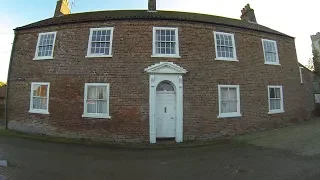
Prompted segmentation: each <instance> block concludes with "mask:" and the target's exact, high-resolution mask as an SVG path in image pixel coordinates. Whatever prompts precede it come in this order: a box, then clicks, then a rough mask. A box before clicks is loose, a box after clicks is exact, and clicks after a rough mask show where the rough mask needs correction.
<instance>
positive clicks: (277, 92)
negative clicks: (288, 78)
mask: <svg viewBox="0 0 320 180" xmlns="http://www.w3.org/2000/svg"><path fill="white" fill-rule="evenodd" d="M268 99H269V114H272V113H281V112H284V109H283V92H282V86H268Z"/></svg>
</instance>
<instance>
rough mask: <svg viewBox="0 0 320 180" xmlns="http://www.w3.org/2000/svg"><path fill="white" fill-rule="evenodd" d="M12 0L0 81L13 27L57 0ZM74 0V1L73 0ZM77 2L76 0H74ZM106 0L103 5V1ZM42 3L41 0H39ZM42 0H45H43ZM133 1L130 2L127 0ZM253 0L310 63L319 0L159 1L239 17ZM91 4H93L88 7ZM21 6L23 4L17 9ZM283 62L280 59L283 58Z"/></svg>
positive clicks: (47, 11)
mask: <svg viewBox="0 0 320 180" xmlns="http://www.w3.org/2000/svg"><path fill="white" fill-rule="evenodd" d="M0 1H4V0H0ZM36 1H38V0H29V1H28V3H29V2H34V3H33V5H30V4H31V3H29V6H28V4H27V3H26V2H27V1H25V0H10V1H6V2H9V3H8V4H6V3H3V2H2V3H1V6H0V81H6V79H7V69H8V66H9V59H10V53H11V52H10V50H11V43H12V40H13V31H12V29H13V28H15V27H18V26H22V25H25V24H28V23H31V22H34V21H38V20H41V19H45V18H48V17H51V16H52V14H53V12H54V8H55V4H56V0H46V3H41V7H43V8H39V7H37V6H38V5H39V4H40V3H35V2H36ZM71 1H72V0H71ZM73 1H74V0H73ZM75 1H76V6H74V7H73V10H72V11H73V12H83V11H95V10H108V9H146V8H147V1H148V0H116V1H114V0H98V1H99V2H100V3H96V6H94V4H93V3H91V2H93V1H94V0H75ZM104 1H105V2H106V3H105V4H103V3H102V4H101V2H104ZM38 2H40V0H39V1H38ZM41 2H44V1H43V0H41ZM128 2H130V3H128ZM247 3H250V5H251V7H252V8H253V9H254V10H255V14H256V18H257V21H258V23H259V24H262V25H265V26H268V27H270V28H272V29H275V30H277V31H280V32H283V33H285V34H288V35H290V36H293V37H296V48H297V54H298V60H299V62H300V63H302V64H305V65H306V64H307V62H308V59H309V58H310V57H312V53H311V40H310V35H311V34H315V33H316V32H319V31H320V11H319V7H320V0H304V1H287V0H268V1H266V0H264V1H261V0H158V2H157V5H158V9H159V10H177V11H188V12H198V13H204V14H213V15H218V16H225V17H230V18H239V17H240V15H241V9H242V8H243V7H244V6H245V5H246V4H247ZM88 4H90V6H88ZM18 6H20V7H19V8H18ZM280 61H281V60H280Z"/></svg>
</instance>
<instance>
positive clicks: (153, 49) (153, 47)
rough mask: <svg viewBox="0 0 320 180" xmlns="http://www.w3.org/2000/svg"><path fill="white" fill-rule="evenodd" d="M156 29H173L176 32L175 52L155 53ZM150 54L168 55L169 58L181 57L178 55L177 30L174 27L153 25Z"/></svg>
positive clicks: (155, 55)
mask: <svg viewBox="0 0 320 180" xmlns="http://www.w3.org/2000/svg"><path fill="white" fill-rule="evenodd" d="M156 30H174V31H175V34H176V38H175V41H176V46H175V48H176V54H157V53H156ZM152 37H153V38H152V55H151V57H170V58H181V56H180V55H179V30H178V28H176V27H153V35H152Z"/></svg>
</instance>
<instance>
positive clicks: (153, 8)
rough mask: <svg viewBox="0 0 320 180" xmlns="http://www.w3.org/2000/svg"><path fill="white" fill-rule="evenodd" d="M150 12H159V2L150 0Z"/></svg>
mask: <svg viewBox="0 0 320 180" xmlns="http://www.w3.org/2000/svg"><path fill="white" fill-rule="evenodd" d="M148 11H149V12H155V11H157V0H149V2H148Z"/></svg>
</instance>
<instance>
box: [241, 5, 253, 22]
mask: <svg viewBox="0 0 320 180" xmlns="http://www.w3.org/2000/svg"><path fill="white" fill-rule="evenodd" d="M240 18H241V20H245V21H248V22H252V23H257V19H256V16H255V15H254V10H253V9H251V7H250V5H249V4H247V5H246V6H245V7H244V8H243V9H242V10H241V16H240Z"/></svg>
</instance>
